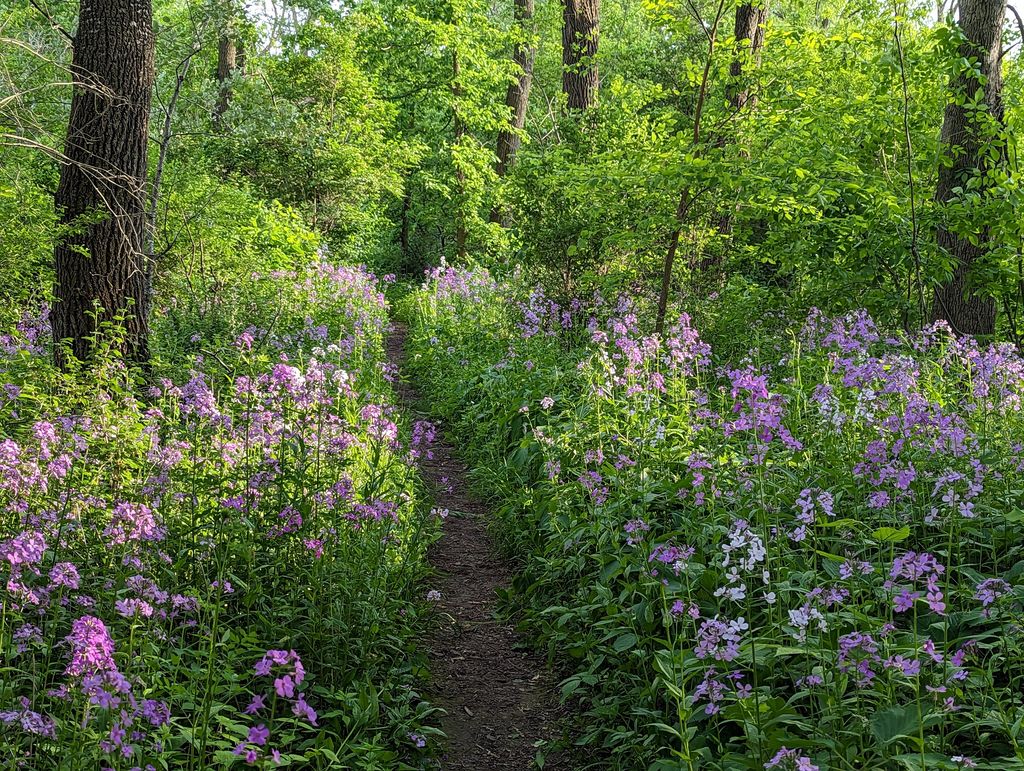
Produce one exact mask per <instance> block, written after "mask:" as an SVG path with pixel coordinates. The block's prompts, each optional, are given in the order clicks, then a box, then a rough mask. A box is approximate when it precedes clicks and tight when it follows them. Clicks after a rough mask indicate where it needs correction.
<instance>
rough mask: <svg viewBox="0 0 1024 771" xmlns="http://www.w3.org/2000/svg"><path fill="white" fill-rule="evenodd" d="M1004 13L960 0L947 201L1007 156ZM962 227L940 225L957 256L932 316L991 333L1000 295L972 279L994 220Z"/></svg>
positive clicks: (989, 1)
mask: <svg viewBox="0 0 1024 771" xmlns="http://www.w3.org/2000/svg"><path fill="white" fill-rule="evenodd" d="M1005 14H1006V0H961V2H960V3H959V15H958V18H957V23H956V26H957V30H958V32H959V33H960V35H961V42H960V48H959V51H958V53H957V56H958V58H959V60H960V61H961V62H962V63H963V66H962V67H961V68H960V69H959V70H958V72H957V73H956V74H955V75H954V76H953V77H952V79H951V81H950V84H949V89H950V92H951V97H952V98H951V99H950V101H949V103H948V104H947V105H946V112H945V116H944V118H943V122H942V139H941V142H942V150H943V157H942V159H941V163H940V167H939V177H938V183H937V186H936V191H935V200H936V201H937V202H938V203H940V204H946V203H951V202H954V201H956V200H958V199H959V198H960V197H961V191H962V190H965V189H967V186H968V182H969V181H971V180H972V178H974V179H977V180H978V181H979V182H980V186H978V185H972V187H973V188H975V190H974V192H977V191H979V190H980V192H982V193H983V192H984V190H985V188H986V186H988V185H990V182H989V181H988V180H990V176H989V175H988V174H986V173H985V169H986V167H989V166H991V165H992V164H993V163H995V164H1005V160H1006V145H1005V138H1004V135H1003V131H1002V128H1003V121H1004V115H1003V99H1002V90H1003V79H1002V71H1001V69H1002V61H1001V57H1000V48H1001V43H1002V29H1003V17H1004V16H1005ZM968 62H975V63H976V66H968V65H967V63H968ZM993 143H995V144H996V147H993ZM957 231H958V228H956V227H950V226H949V224H948V223H946V222H941V223H940V224H939V227H938V233H937V240H938V245H939V248H940V249H941V250H942V251H944V252H945V253H947V254H948V255H949V256H950V257H951V258H952V261H953V275H952V276H951V277H950V278H949V279H948V280H947V281H946V282H945V283H943V284H941V285H940V286H938V287H936V289H935V296H934V300H933V305H932V318H934V319H944V320H946V321H948V322H949V325H950V326H951V327H952V328H953V329H954V330H955V331H956V332H958V333H961V334H967V335H989V334H992V333H993V332H995V325H996V303H995V300H994V299H993V298H991V297H987V296H985V295H983V294H981V293H979V291H978V290H977V287H975V286H972V285H971V281H970V279H971V269H972V266H974V265H976V263H977V262H978V261H979V260H980V259H981V258H983V257H984V256H985V255H986V254H988V253H989V251H990V250H991V248H992V237H991V234H990V232H989V229H988V228H987V227H986V228H984V229H983V230H982V231H981V233H980V236H979V235H977V234H974V235H973V237H971V238H969V237H968V236H967V235H966V234H964V233H962V232H957Z"/></svg>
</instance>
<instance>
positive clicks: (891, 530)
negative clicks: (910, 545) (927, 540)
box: [871, 525, 910, 543]
mask: <svg viewBox="0 0 1024 771" xmlns="http://www.w3.org/2000/svg"><path fill="white" fill-rule="evenodd" d="M871 537H872V538H874V539H875V540H876V541H881V542H882V543H899V542H900V541H905V540H907V539H908V538H910V527H909V526H908V525H904V526H903V527H901V528H899V529H898V530H897V529H896V528H895V527H880V528H878V529H877V530H875V531H874V532H873V533H872V534H871Z"/></svg>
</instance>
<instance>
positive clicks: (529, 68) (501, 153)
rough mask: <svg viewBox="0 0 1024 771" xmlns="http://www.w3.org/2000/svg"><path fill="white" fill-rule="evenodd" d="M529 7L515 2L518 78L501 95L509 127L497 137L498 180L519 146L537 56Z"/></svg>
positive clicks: (527, 1)
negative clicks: (517, 34)
mask: <svg viewBox="0 0 1024 771" xmlns="http://www.w3.org/2000/svg"><path fill="white" fill-rule="evenodd" d="M533 4H534V0H515V21H516V27H517V28H518V33H519V35H520V38H519V40H518V42H517V43H516V50H515V52H514V53H513V54H512V61H514V62H515V63H516V66H517V67H518V68H519V75H518V77H517V78H516V80H515V81H514V82H512V83H510V84H509V86H508V92H507V93H506V94H505V106H506V107H508V110H509V113H510V119H509V128H508V129H506V130H503V131H501V132H499V134H498V163H497V166H496V167H495V168H496V170H497V172H498V176H499V177H504V176H505V174H506V172H507V171H508V170H509V169H511V168H512V166H513V164H514V163H515V161H516V153H517V152H518V151H519V144H520V136H519V132H520V131H522V130H523V126H525V125H526V108H527V105H528V104H529V100H530V85H531V84H532V82H533V59H534V56H535V55H536V53H537V49H536V48H534V47H533V43H532V41H531V31H530V29H529V24H530V20H531V19H532V18H533Z"/></svg>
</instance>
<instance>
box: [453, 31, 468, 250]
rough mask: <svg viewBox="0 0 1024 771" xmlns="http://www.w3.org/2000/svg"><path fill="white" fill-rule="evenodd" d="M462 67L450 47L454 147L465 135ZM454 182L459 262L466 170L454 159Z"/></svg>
mask: <svg viewBox="0 0 1024 771" xmlns="http://www.w3.org/2000/svg"><path fill="white" fill-rule="evenodd" d="M461 77H462V67H461V65H460V64H459V52H458V51H456V50H454V49H452V122H453V128H454V133H455V142H454V147H458V146H459V145H461V144H462V140H463V138H464V137H465V136H466V124H465V122H464V121H463V119H462V104H461V99H462V82H461V80H460V78H461ZM455 182H456V188H457V192H458V198H459V200H458V202H457V205H456V207H455V251H456V254H457V256H458V258H459V262H460V263H463V262H465V260H466V172H465V171H464V170H463V168H462V166H461V165H460V164H459V161H458V159H457V158H456V159H455Z"/></svg>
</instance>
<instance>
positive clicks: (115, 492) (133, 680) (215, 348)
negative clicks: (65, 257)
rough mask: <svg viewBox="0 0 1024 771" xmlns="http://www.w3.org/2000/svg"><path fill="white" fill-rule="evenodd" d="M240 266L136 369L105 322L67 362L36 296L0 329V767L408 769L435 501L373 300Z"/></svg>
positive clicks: (172, 317)
mask: <svg viewBox="0 0 1024 771" xmlns="http://www.w3.org/2000/svg"><path fill="white" fill-rule="evenodd" d="M245 283H246V289H245V291H246V297H247V298H249V299H250V300H252V299H254V298H258V299H260V300H261V301H262V304H259V303H251V304H248V305H247V304H246V302H243V299H244V298H242V297H241V296H237V295H231V296H229V295H225V294H221V295H220V296H219V298H218V303H219V304H220V305H221V306H222V307H226V308H230V309H233V310H232V313H231V314H229V315H232V324H226V323H223V320H222V319H220V318H219V319H218V321H217V323H216V324H213V325H212V326H210V325H208V326H207V327H205V328H204V327H203V325H202V324H201V323H198V321H196V320H197V319H201V318H204V316H203V314H202V313H201V312H199V311H196V310H195V309H192V310H191V311H190V310H188V308H187V307H186V306H187V305H188V304H187V303H186V302H184V301H182V302H181V303H179V304H178V305H177V306H176V307H171V306H167V307H164V308H161V309H158V310H157V312H156V315H155V319H154V321H155V327H156V333H155V334H156V337H157V340H158V341H159V344H158V346H157V347H158V348H160V347H162V348H163V349H165V350H168V351H175V352H177V353H176V358H173V359H165V360H163V361H158V362H156V363H155V364H154V372H152V373H151V374H150V375H149V378H148V381H149V384H148V385H145V384H140V382H141V381H140V379H139V378H140V373H139V372H137V371H135V370H133V369H132V368H129V367H126V366H125V364H124V363H123V361H122V359H121V358H120V357H119V356H118V355H117V354H116V348H117V345H116V341H117V335H118V331H117V329H116V328H111V329H108V330H105V331H104V332H103V333H102V334H101V335H100V336H99V337H100V339H99V340H97V345H98V351H99V352H98V353H97V355H96V356H95V357H94V359H93V360H92V361H91V362H90V364H89V365H88V366H82V367H80V368H77V369H75V370H73V371H71V372H68V373H61V372H59V371H58V370H56V369H55V368H54V366H53V365H52V363H51V361H52V353H51V350H50V348H51V344H50V342H49V340H48V330H47V328H46V326H47V319H46V313H45V311H44V312H43V314H42V315H38V316H26V317H25V318H24V319H23V320H22V322H21V323H20V324H18V325H17V328H16V329H14V330H11V331H10V332H8V333H4V334H3V335H2V336H0V346H2V358H0V373H2V375H0V379H2V381H3V390H2V394H3V396H2V397H0V437H2V438H0V469H2V474H0V510H2V515H0V578H2V580H3V584H2V589H0V608H2V612H0V672H2V677H0V737H2V738H0V765H3V766H4V767H5V768H26V769H28V768H31V769H45V768H62V769H97V768H104V769H108V768H109V769H154V768H165V769H166V768H181V769H184V768H196V769H199V768H204V769H205V768H221V767H230V766H245V765H247V766H254V767H259V768H272V767H289V766H295V765H302V766H303V767H307V768H338V767H354V766H358V767H364V768H380V769H385V768H386V769H394V768H413V767H418V766H419V761H418V760H417V757H418V756H419V755H420V754H421V748H422V747H423V746H424V745H425V743H426V739H425V736H424V734H425V733H426V734H429V733H431V731H432V730H433V729H431V728H430V727H429V726H428V727H426V728H423V727H422V726H423V724H424V723H425V722H426V718H427V717H428V715H429V708H428V707H426V706H425V704H423V703H422V702H421V700H420V699H419V697H418V695H417V692H416V690H415V688H414V686H415V685H416V678H415V674H416V667H417V666H418V665H417V664H416V661H417V660H418V659H417V656H416V655H415V652H414V650H413V648H412V642H411V637H412V635H413V633H414V632H417V631H420V630H421V624H420V622H419V620H418V618H419V617H420V616H421V611H422V604H421V603H419V602H418V601H417V596H418V594H419V588H418V582H419V581H420V579H421V578H422V576H423V570H424V553H425V546H426V544H427V543H428V541H429V540H430V539H431V538H433V537H434V535H435V534H436V533H435V528H434V519H435V518H434V517H432V516H431V515H430V513H429V506H426V507H425V505H424V502H423V501H422V500H421V495H420V490H419V485H418V481H417V472H416V468H415V460H416V457H417V456H419V455H420V454H421V453H423V452H426V451H427V449H426V447H425V445H424V437H425V432H424V428H423V427H422V426H421V427H419V429H418V430H417V431H416V432H411V431H410V427H409V426H407V425H406V424H405V422H404V419H403V418H402V417H401V416H400V415H398V413H397V411H396V408H395V407H394V406H393V393H392V390H391V385H390V383H389V380H390V379H391V377H392V375H391V373H390V371H389V370H388V368H387V367H386V366H385V364H384V360H383V336H384V333H385V329H386V325H387V303H386V301H385V299H384V296H383V294H381V288H380V286H379V284H378V282H377V280H376V279H375V277H374V276H373V275H371V274H370V273H368V272H367V271H365V270H364V269H362V268H357V267H338V266H335V265H332V264H329V263H328V262H326V261H315V260H314V261H312V262H311V263H309V264H308V267H304V268H300V269H297V270H290V271H289V270H279V271H275V272H273V273H268V274H257V275H250V276H248V277H247V281H246V282H245ZM270 309H273V311H272V313H271V312H270ZM206 317H207V318H208V316H206ZM183 319H184V320H185V321H186V322H190V323H183ZM246 322H252V323H246ZM214 332H216V333H217V334H214ZM164 375H166V376H164ZM70 748H74V751H73V752H71V750H70Z"/></svg>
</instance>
